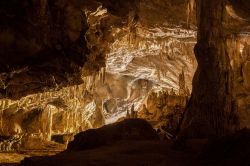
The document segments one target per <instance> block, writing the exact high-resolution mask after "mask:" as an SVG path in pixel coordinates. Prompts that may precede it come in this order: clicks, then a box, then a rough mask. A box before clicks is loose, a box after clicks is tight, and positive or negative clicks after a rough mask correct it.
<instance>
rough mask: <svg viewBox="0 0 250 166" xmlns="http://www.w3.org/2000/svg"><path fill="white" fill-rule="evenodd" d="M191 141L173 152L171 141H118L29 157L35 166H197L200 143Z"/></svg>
mask: <svg viewBox="0 0 250 166" xmlns="http://www.w3.org/2000/svg"><path fill="white" fill-rule="evenodd" d="M194 142H195V143H193V142H191V143H189V144H191V147H188V148H186V149H185V150H174V149H173V148H172V142H171V141H122V142H119V143H115V144H113V145H108V146H103V147H100V148H97V149H91V150H85V151H77V152H69V153H66V152H64V153H59V154H57V155H55V156H51V157H32V158H29V162H28V163H29V164H25V165H36V166H45V165H46V166H54V165H64V166H128V165H129V166H156V165H157V166H189V165H190V166H191V165H192V166H196V165H197V166H198V165H207V164H205V163H203V161H201V160H199V159H198V156H199V153H200V151H201V147H203V145H204V141H203V140H196V141H194Z"/></svg>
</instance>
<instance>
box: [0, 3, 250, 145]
mask: <svg viewBox="0 0 250 166" xmlns="http://www.w3.org/2000/svg"><path fill="white" fill-rule="evenodd" d="M14 4H15V5H14ZM12 6H13V7H12ZM194 8H195V4H194V1H193V0H190V1H187V3H186V1H184V0H178V1H175V0H162V1H156V0H144V1H136V0H135V1H134V0H127V1H124V0H86V1H85V0H84V1H80V0H75V1H70V0H69V1H66V0H60V1H59V0H55V1H50V0H39V1H37V2H33V1H32V2H31V1H28V0H27V1H26V0H25V1H24V2H20V1H17V0H12V1H9V2H0V11H1V12H2V13H4V14H5V15H4V16H6V17H2V16H1V17H0V20H1V22H3V25H4V26H3V27H0V29H1V31H0V49H1V50H3V51H1V52H0V55H1V58H0V63H1V67H0V98H1V100H0V135H5V136H13V135H16V134H18V135H22V134H23V133H26V135H23V136H22V138H23V139H24V140H29V139H41V140H51V138H53V137H56V136H58V137H60V136H65V137H66V136H69V137H70V135H73V134H75V133H78V132H80V131H84V130H86V129H89V128H97V127H100V126H102V125H104V124H109V123H113V122H116V121H118V120H121V119H123V118H125V117H126V116H127V113H128V112H130V111H131V110H133V111H134V112H136V113H137V112H138V113H137V116H138V117H140V118H144V119H147V120H148V121H151V122H153V121H157V123H156V124H154V127H156V128H160V127H161V126H168V128H169V129H170V130H171V132H174V131H175V130H176V128H177V127H178V123H179V121H180V118H181V116H182V113H183V110H184V108H185V106H186V102H187V99H188V96H190V92H191V91H192V85H191V84H192V83H191V82H192V79H193V75H194V72H195V70H196V68H197V62H196V60H195V57H194V53H193V49H194V46H195V44H196V31H197V28H196V26H195V24H196V19H195V14H196V13H195V12H194ZM236 11H237V10H236ZM227 12H228V13H229V16H227V17H228V18H227V19H228V20H231V19H232V18H231V17H233V18H234V17H235V18H236V19H246V18H245V17H242V15H239V16H238V15H237V13H235V11H234V8H232V7H230V6H229V7H227ZM20 13H23V14H21V15H20ZM227 25H230V26H227V27H226V30H225V31H231V27H232V28H235V27H236V26H237V27H239V25H243V24H238V23H236V22H235V20H233V21H231V22H230V21H228V22H227ZM235 31H236V30H235ZM246 36H247V35H246V34H244V35H243V37H242V38H241V37H236V38H237V40H236V39H231V40H230V39H229V40H228V41H227V42H228V43H227V45H226V46H227V50H228V53H229V55H230V62H231V66H232V68H233V71H234V73H235V78H234V82H235V89H236V93H235V95H236V101H235V103H236V105H235V107H238V110H239V115H240V118H241V120H242V121H241V126H242V127H245V126H247V127H250V126H249V124H250V120H249V118H248V114H249V94H250V92H249V89H250V80H249V78H250V77H249V73H250V67H249V66H250V65H249V64H250V59H249V39H247V37H246ZM236 41H239V42H236ZM235 50H236V51H235ZM204 71H205V70H204ZM215 73H216V72H215ZM203 84H204V85H206V84H207V82H206V80H205V79H204V82H203ZM201 87H202V86H201ZM7 98H9V99H7ZM199 99H200V98H199ZM133 116H134V115H133ZM17 140H18V139H17ZM68 140H69V139H68ZM68 140H66V141H65V142H67V141H68ZM17 142H18V141H17ZM23 146H25V145H23ZM27 146H30V145H27Z"/></svg>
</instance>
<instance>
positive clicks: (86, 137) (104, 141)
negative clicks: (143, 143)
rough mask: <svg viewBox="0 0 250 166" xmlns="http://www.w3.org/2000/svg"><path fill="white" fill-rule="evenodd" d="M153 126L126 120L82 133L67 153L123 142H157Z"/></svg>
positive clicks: (140, 121) (77, 136) (70, 144)
mask: <svg viewBox="0 0 250 166" xmlns="http://www.w3.org/2000/svg"><path fill="white" fill-rule="evenodd" d="M157 139H159V138H158V135H157V133H156V131H155V130H154V129H153V128H152V127H151V125H150V124H149V123H148V122H146V121H145V120H142V119H126V120H124V121H121V122H117V123H114V124H110V125H106V126H103V127H101V128H99V129H90V130H87V131H85V132H81V133H79V134H77V135H76V136H75V137H74V140H73V141H72V142H70V143H69V144H68V147H67V150H66V151H82V150H87V149H94V148H98V147H100V146H103V145H108V144H113V143H115V142H118V141H122V140H157Z"/></svg>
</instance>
